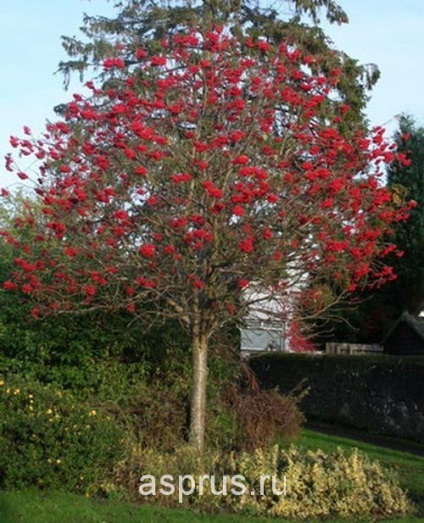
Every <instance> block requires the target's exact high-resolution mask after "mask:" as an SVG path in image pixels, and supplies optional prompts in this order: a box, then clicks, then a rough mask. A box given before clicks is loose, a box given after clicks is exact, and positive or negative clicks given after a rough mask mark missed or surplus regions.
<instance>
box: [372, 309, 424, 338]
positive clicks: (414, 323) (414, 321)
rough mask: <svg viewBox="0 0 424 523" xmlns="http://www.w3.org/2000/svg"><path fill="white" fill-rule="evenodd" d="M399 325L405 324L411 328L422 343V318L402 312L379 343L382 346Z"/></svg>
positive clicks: (423, 322) (423, 326)
mask: <svg viewBox="0 0 424 523" xmlns="http://www.w3.org/2000/svg"><path fill="white" fill-rule="evenodd" d="M400 323H406V324H407V325H409V327H411V329H412V330H413V331H414V332H416V333H417V334H418V336H419V337H420V338H421V339H422V340H423V341H424V317H419V316H414V315H413V314H409V312H404V313H403V314H402V315H401V317H400V318H399V319H398V320H397V321H396V323H395V324H394V325H393V326H392V328H391V329H390V330H389V332H388V333H387V334H386V336H385V337H384V339H383V341H382V342H381V343H382V344H384V343H385V342H386V341H387V339H388V338H389V337H390V336H391V335H392V333H393V332H394V331H395V329H396V328H397V327H398V325H399V324H400Z"/></svg>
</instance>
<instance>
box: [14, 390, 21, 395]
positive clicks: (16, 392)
mask: <svg viewBox="0 0 424 523" xmlns="http://www.w3.org/2000/svg"><path fill="white" fill-rule="evenodd" d="M20 392H21V391H20V389H15V391H14V392H13V394H14V395H15V396H17V395H18V394H19V393H20Z"/></svg>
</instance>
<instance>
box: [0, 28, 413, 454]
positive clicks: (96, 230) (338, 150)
mask: <svg viewBox="0 0 424 523" xmlns="http://www.w3.org/2000/svg"><path fill="white" fill-rule="evenodd" d="M161 45H162V47H161V51H160V52H158V54H156V55H153V56H152V55H151V54H149V53H147V52H146V51H145V50H144V49H143V48H138V49H136V50H135V52H134V56H133V60H134V63H135V65H134V66H133V68H132V72H131V74H128V71H123V72H122V80H123V82H121V83H120V84H119V85H120V88H119V89H114V88H112V87H108V86H107V85H106V86H104V87H101V88H97V87H96V86H94V85H93V84H92V83H89V87H90V88H91V89H92V96H90V97H83V96H80V95H74V98H73V100H72V101H71V102H70V103H69V104H68V105H67V111H66V115H65V117H64V118H63V119H61V120H59V121H58V122H56V123H50V124H48V125H47V128H46V132H45V134H44V135H43V137H42V138H41V139H33V138H32V137H31V134H30V130H29V129H26V133H27V135H26V136H25V137H24V138H23V139H20V138H17V137H12V138H11V144H12V146H13V147H16V148H17V149H18V151H20V154H22V155H24V156H29V155H34V156H35V158H36V159H37V160H38V161H39V166H38V169H37V173H36V175H35V176H31V178H33V183H34V185H35V193H36V199H35V200H34V206H35V208H37V209H39V208H40V205H41V209H42V216H43V218H42V219H39V218H37V216H38V215H37V213H34V212H32V209H31V206H28V207H27V209H26V211H25V213H24V214H23V216H22V217H21V218H20V219H19V222H18V223H17V224H16V225H17V226H18V227H20V228H21V229H22V231H25V230H28V231H30V233H31V234H30V235H29V236H28V237H31V238H32V239H33V241H31V242H30V241H24V240H23V239H22V238H25V234H21V235H20V237H19V236H16V235H14V234H13V231H3V235H4V237H5V238H6V240H7V241H8V242H10V243H11V244H12V245H14V247H15V248H16V249H17V250H19V251H20V252H19V255H18V256H17V257H16V259H15V265H16V270H15V271H14V274H13V275H12V277H11V278H10V279H9V280H8V281H6V282H5V283H4V287H5V288H6V289H14V288H19V289H20V290H21V291H23V292H24V293H26V294H28V295H29V296H31V297H32V299H34V300H35V301H37V302H38V304H37V305H36V306H35V307H34V309H33V315H34V316H38V315H43V314H48V313H49V312H59V311H62V312H63V311H65V312H66V311H69V312H71V311H73V310H81V309H85V310H96V309H99V310H100V309H108V310H119V309H123V308H125V309H127V310H128V311H130V312H131V313H133V314H134V315H135V318H138V319H139V320H140V321H143V320H144V319H145V316H146V315H147V312H146V311H148V310H151V311H152V313H153V314H155V315H156V314H160V315H161V316H162V317H172V318H175V319H177V320H178V321H179V322H180V323H181V325H182V326H183V327H184V328H185V329H186V331H187V333H188V335H189V337H190V340H191V352H192V361H193V381H192V398H191V425H190V439H191V442H192V443H193V445H194V446H195V447H196V448H197V449H198V450H199V451H201V450H202V447H203V441H204V434H205V408H206V380H207V360H208V353H209V352H210V351H211V350H213V347H210V343H209V340H210V338H211V335H212V334H213V333H214V332H215V331H216V330H217V329H219V328H220V327H221V326H222V325H224V324H225V323H226V322H230V321H234V320H235V319H241V320H242V319H243V318H244V317H245V315H246V312H247V310H248V308H249V307H252V305H254V306H255V307H257V308H258V307H260V302H264V304H265V305H264V309H267V304H269V303H270V300H273V303H282V304H283V303H287V300H288V299H291V300H292V303H293V307H294V304H295V301H294V299H293V296H295V297H296V302H299V303H301V304H302V306H303V309H302V310H305V307H306V306H307V308H308V311H309V314H312V312H311V311H315V312H314V313H316V314H319V313H320V312H321V311H322V310H323V309H325V308H327V307H329V305H330V303H331V302H332V301H334V300H337V299H339V296H340V294H343V293H346V292H350V291H352V290H353V289H355V288H356V287H357V286H358V285H364V284H365V283H366V282H371V281H373V282H377V281H383V280H385V279H387V278H390V276H391V271H390V269H389V268H387V267H385V266H384V265H383V263H382V261H381V257H382V256H384V255H385V254H387V253H388V252H390V251H393V250H394V249H395V246H394V245H387V244H384V241H383V238H384V234H385V232H386V231H387V229H388V228H389V227H390V225H391V224H392V223H393V222H394V221H397V220H402V219H404V218H405V217H406V216H407V213H408V209H407V208H405V207H402V206H401V205H399V206H397V207H396V205H394V202H393V201H392V199H391V193H390V192H389V191H388V190H387V189H386V188H384V187H382V186H381V184H380V181H379V180H380V176H381V170H380V166H381V164H382V163H384V162H388V161H391V160H392V159H393V158H394V156H395V154H396V153H395V152H394V150H393V149H392V148H391V147H390V146H389V145H388V144H386V143H385V142H384V139H383V130H382V129H376V130H375V132H374V134H373V135H372V136H371V137H369V138H368V137H366V136H364V135H363V133H362V132H361V131H357V132H352V134H351V137H350V138H349V139H346V138H344V137H343V135H342V134H341V132H340V131H339V130H338V125H339V124H340V122H341V121H343V118H345V117H346V114H347V113H348V111H349V107H347V106H346V105H345V104H343V103H341V102H339V101H338V100H337V97H335V96H333V94H334V86H335V85H336V84H337V82H338V78H339V74H340V71H339V70H332V71H331V73H330V74H329V76H328V77H324V76H323V75H321V74H318V75H316V74H314V73H313V67H312V68H311V60H313V59H312V58H311V56H310V55H303V54H302V53H301V52H300V51H299V49H297V48H296V47H294V46H292V45H290V46H287V45H285V44H280V45H278V46H273V45H271V44H270V43H269V42H268V41H266V40H265V39H262V38H256V39H254V38H252V37H249V36H247V37H241V36H238V37H236V36H233V35H231V34H230V33H229V32H228V31H226V30H224V29H223V28H222V27H219V26H218V27H214V28H211V29H210V30H207V31H203V30H201V29H199V28H195V29H193V30H191V31H188V32H186V33H181V34H176V35H173V36H171V37H170V38H167V39H164V40H163V41H162V44H161ZM103 66H104V68H105V69H106V70H109V69H112V68H113V70H114V72H115V75H117V76H119V74H120V71H121V68H123V66H124V61H123V59H121V58H119V57H116V56H115V57H112V58H109V59H106V60H105V61H104V64H103ZM398 159H399V161H403V157H402V156H399V157H398ZM7 167H8V169H9V170H11V171H14V170H17V175H18V176H19V177H20V178H21V179H26V178H28V176H30V173H24V172H21V171H19V168H18V166H17V165H16V164H15V163H14V160H13V159H12V157H11V156H9V157H8V159H7ZM4 195H5V197H7V194H6V193H5V192H4ZM379 257H380V262H378V261H376V259H377V258H379ZM320 275H321V276H322V277H323V278H324V277H325V279H326V280H327V281H328V280H329V279H330V278H331V279H332V280H333V281H334V282H335V283H337V285H334V289H336V288H337V290H338V294H337V295H336V294H334V293H333V292H329V291H328V289H327V290H326V292H322V290H320V289H319V288H317V287H312V288H311V287H310V286H308V285H307V282H308V279H309V278H313V279H314V281H317V280H318V279H319V276H320ZM290 296H291V297H290ZM149 304H150V309H149ZM268 308H269V307H268ZM271 309H273V310H274V313H275V314H276V315H277V316H278V317H279V319H280V320H283V319H284V318H283V317H282V316H283V314H284V310H285V308H284V307H283V306H281V307H271ZM268 312H270V311H268ZM290 314H294V311H293V310H292V311H291V312H290Z"/></svg>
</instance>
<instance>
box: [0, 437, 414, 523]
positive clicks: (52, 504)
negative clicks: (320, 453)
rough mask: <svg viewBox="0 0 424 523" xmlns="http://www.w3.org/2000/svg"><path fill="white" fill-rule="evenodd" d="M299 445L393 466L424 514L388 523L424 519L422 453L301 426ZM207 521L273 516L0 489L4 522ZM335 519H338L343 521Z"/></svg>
mask: <svg viewBox="0 0 424 523" xmlns="http://www.w3.org/2000/svg"><path fill="white" fill-rule="evenodd" d="M296 445H300V446H302V447H303V448H305V449H311V450H315V449H318V448H321V449H322V450H325V451H332V450H334V449H335V448H336V447H343V448H350V447H357V448H359V449H360V450H362V451H363V452H366V453H367V454H368V455H369V456H370V457H371V458H373V459H378V460H380V461H381V462H382V463H384V465H386V466H389V467H392V468H393V469H395V470H396V471H397V472H398V474H399V478H400V481H401V484H402V486H403V487H404V488H407V489H408V490H409V492H410V494H411V496H412V498H413V499H415V501H416V502H417V503H418V505H419V509H420V514H419V516H417V517H415V518H413V517H412V516H409V517H406V518H402V519H397V520H384V521H385V523H389V521H390V523H392V522H396V523H410V522H411V523H412V522H413V523H418V522H422V523H424V457H419V456H418V457H417V456H412V455H410V454H408V453H405V452H399V451H393V450H389V449H384V448H381V447H376V446H374V445H370V444H367V443H362V442H358V441H353V440H350V439H347V438H341V437H338V436H329V435H326V434H320V433H317V432H314V431H310V430H305V431H303V434H302V436H301V437H300V438H299V439H298V440H296ZM209 521H210V522H212V523H244V522H249V523H265V522H268V523H269V522H270V521H272V520H270V519H266V518H253V517H247V516H236V515H230V514H217V515H205V514H198V513H195V512H190V511H185V510H171V509H165V508H162V507H157V506H153V505H150V506H146V505H143V506H141V505H136V504H130V503H124V502H118V501H111V500H96V499H88V498H85V497H83V496H77V495H74V494H66V493H40V492H38V491H35V490H34V491H24V492H0V522H1V523H58V522H60V523H103V522H104V523H157V522H164V523H186V522H187V523H195V522H199V523H206V522H209ZM278 521H279V522H282V521H284V520H281V519H280V520H278ZM285 521H287V520H285ZM332 521H333V523H340V521H341V520H332ZM310 523H311V522H310ZM344 523H346V521H344ZM351 523H356V522H353V521H352V522H351Z"/></svg>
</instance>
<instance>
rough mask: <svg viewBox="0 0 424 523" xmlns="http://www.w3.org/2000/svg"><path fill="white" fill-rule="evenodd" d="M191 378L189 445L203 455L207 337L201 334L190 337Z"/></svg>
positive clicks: (195, 333) (194, 333)
mask: <svg viewBox="0 0 424 523" xmlns="http://www.w3.org/2000/svg"><path fill="white" fill-rule="evenodd" d="M192 358H193V376H192V389H191V410H190V443H191V444H192V445H193V447H195V449H196V450H197V452H198V453H199V455H201V454H202V453H203V447H204V441H205V423H206V385H207V374H208V337H207V335H206V334H204V333H201V332H196V331H195V332H193V336H192Z"/></svg>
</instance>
